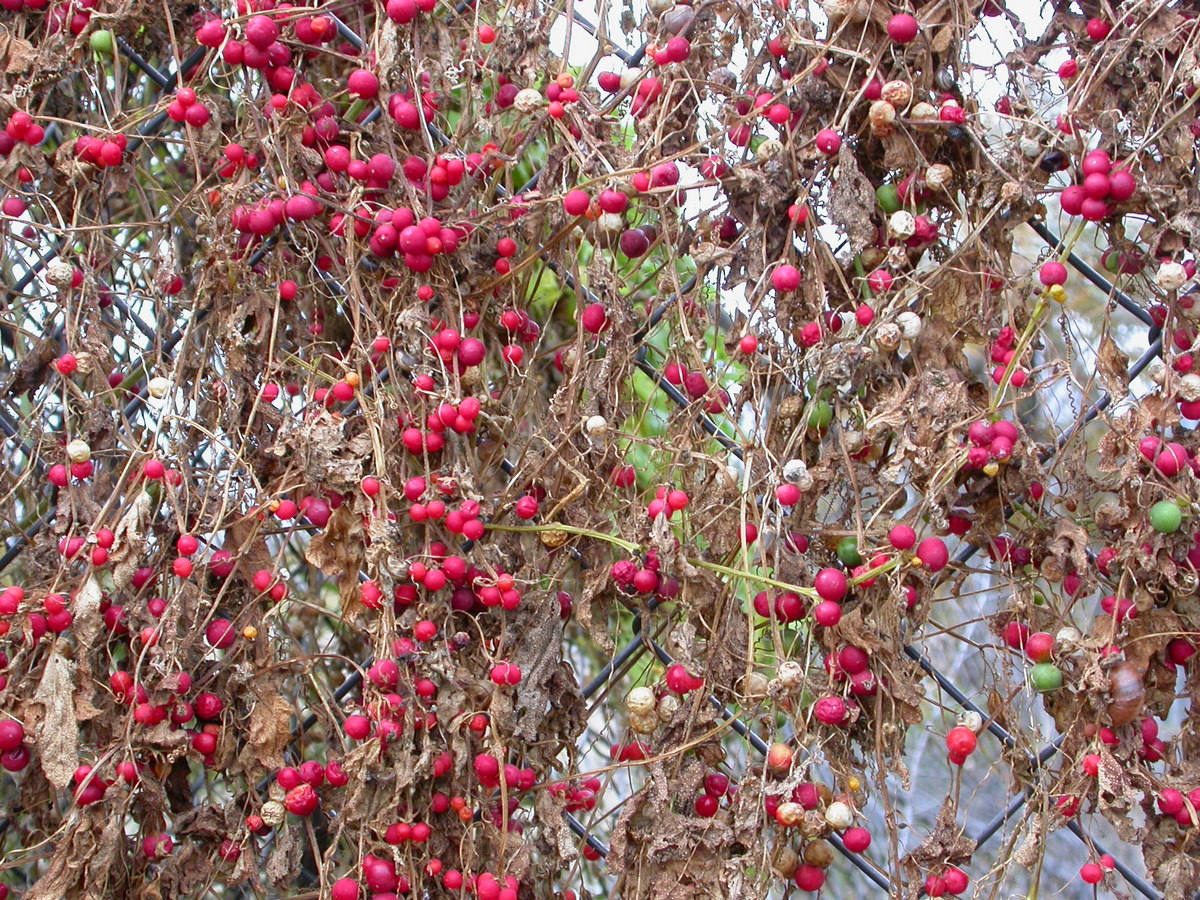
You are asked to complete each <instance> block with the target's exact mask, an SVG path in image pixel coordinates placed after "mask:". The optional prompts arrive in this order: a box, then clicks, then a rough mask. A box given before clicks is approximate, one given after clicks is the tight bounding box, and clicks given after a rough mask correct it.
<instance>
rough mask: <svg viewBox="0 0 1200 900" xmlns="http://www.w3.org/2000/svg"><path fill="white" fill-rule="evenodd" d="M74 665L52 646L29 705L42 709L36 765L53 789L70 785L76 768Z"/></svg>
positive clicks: (38, 729) (77, 726)
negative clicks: (31, 702) (31, 703)
mask: <svg viewBox="0 0 1200 900" xmlns="http://www.w3.org/2000/svg"><path fill="white" fill-rule="evenodd" d="M74 690H75V663H74V662H72V661H71V660H69V659H67V657H65V656H63V654H62V652H61V650H60V649H59V648H58V647H57V646H56V647H55V651H54V653H52V654H51V655H50V658H49V659H47V660H46V668H45V670H44V671H43V672H42V680H41V681H40V682H39V683H38V687H37V690H36V691H35V692H34V694H33V703H34V704H36V705H38V706H40V707H41V709H42V716H41V721H40V722H39V723H38V727H37V730H36V735H37V745H38V753H37V759H38V763H39V764H40V765H41V767H42V771H43V772H45V773H46V778H47V779H48V780H49V782H50V783H51V784H52V785H53V786H54V787H55V789H57V790H60V791H61V790H62V789H63V788H65V787H66V786H67V785H68V784H70V783H71V777H72V776H73V775H74V774H75V767H76V766H78V765H79V723H78V722H77V721H76V719H75V695H74Z"/></svg>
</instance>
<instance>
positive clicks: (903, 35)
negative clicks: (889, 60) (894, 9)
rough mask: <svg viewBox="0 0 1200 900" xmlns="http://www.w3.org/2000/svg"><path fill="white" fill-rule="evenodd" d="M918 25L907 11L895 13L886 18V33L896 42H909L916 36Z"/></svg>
mask: <svg viewBox="0 0 1200 900" xmlns="http://www.w3.org/2000/svg"><path fill="white" fill-rule="evenodd" d="M919 29H920V26H918V24H917V20H916V19H915V18H913V17H912V16H910V15H909V14H908V13H896V15H894V16H892V17H891V19H889V20H888V24H887V33H888V37H890V38H891V39H892V40H893V41H895V42H896V43H897V44H911V43H912V42H913V41H914V40H915V39H916V37H917V31H918V30H919Z"/></svg>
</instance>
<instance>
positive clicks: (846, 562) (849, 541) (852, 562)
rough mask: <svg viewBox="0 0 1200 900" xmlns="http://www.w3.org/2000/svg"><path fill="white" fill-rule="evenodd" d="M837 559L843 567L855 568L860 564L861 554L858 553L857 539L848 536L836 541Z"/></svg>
mask: <svg viewBox="0 0 1200 900" xmlns="http://www.w3.org/2000/svg"><path fill="white" fill-rule="evenodd" d="M837 558H838V559H839V560H841V562H842V565H843V566H857V565H858V564H859V563H861V562H862V554H861V553H859V552H858V538H856V537H854V535H850V536H848V537H844V538H842V539H841V540H840V541H838V545H837Z"/></svg>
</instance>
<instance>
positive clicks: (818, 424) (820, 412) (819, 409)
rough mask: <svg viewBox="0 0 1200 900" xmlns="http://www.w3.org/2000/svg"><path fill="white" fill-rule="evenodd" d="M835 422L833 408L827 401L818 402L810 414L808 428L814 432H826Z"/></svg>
mask: <svg viewBox="0 0 1200 900" xmlns="http://www.w3.org/2000/svg"><path fill="white" fill-rule="evenodd" d="M832 421H833V407H832V406H830V405H829V402H828V401H827V400H818V401H817V402H816V403H814V404H813V406H812V411H811V412H809V414H808V427H809V428H810V429H811V430H813V431H824V430H825V429H826V428H828V427H829V423H830V422H832Z"/></svg>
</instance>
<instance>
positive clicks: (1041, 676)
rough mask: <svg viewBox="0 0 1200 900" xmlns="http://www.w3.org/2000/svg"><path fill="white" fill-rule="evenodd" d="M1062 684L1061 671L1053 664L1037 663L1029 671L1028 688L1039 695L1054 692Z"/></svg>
mask: <svg viewBox="0 0 1200 900" xmlns="http://www.w3.org/2000/svg"><path fill="white" fill-rule="evenodd" d="M1062 682H1063V676H1062V671H1061V670H1060V669H1059V668H1058V666H1056V665H1054V663H1048V662H1045V663H1038V664H1037V665H1036V666H1034V667H1033V668H1032V669H1030V670H1029V686H1030V687H1031V688H1033V689H1034V690H1035V691H1038V692H1039V693H1043V694H1045V693H1048V692H1050V691H1056V690H1058V689H1059V688H1060V687H1062Z"/></svg>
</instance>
